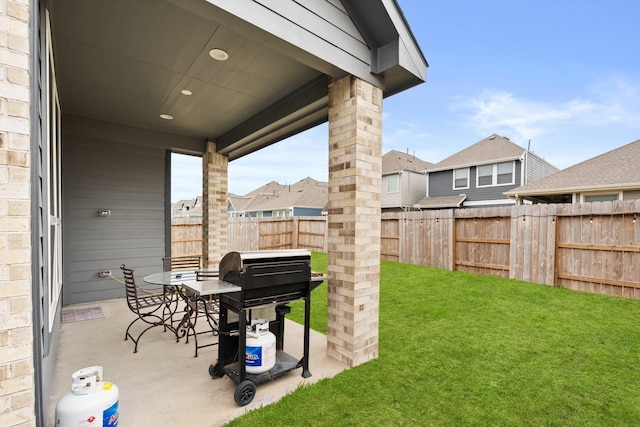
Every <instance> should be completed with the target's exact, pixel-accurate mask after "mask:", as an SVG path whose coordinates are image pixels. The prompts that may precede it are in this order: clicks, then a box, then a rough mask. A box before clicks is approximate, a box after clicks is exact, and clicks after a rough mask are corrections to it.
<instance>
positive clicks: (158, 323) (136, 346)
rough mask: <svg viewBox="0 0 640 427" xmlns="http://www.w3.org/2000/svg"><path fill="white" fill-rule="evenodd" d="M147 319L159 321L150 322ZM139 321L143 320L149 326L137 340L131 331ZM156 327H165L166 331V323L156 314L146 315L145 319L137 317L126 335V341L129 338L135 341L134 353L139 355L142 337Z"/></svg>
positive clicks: (130, 324)
mask: <svg viewBox="0 0 640 427" xmlns="http://www.w3.org/2000/svg"><path fill="white" fill-rule="evenodd" d="M147 319H157V320H156V321H149V320H147ZM138 320H142V321H143V322H145V323H147V324H148V325H149V326H148V327H147V328H146V329H145V330H143V331H142V332H141V333H140V334H139V335H138V337H137V338H135V337H134V336H133V335H132V334H131V332H130V330H131V327H132V326H133V325H134V324H135V323H136V322H137V321H138ZM156 326H163V327H164V328H165V330H166V327H167V325H166V323H165V322H164V320H163V319H162V318H161V317H160V316H157V315H155V314H151V315H144V316H143V317H137V318H135V319H133V321H132V322H131V323H129V326H128V327H127V330H126V332H125V334H124V340H125V341H127V339H128V338H131V341H133V343H134V347H133V352H134V353H137V352H138V342H139V341H140V338H141V337H142V335H144V333H145V332H147V331H148V330H149V329H151V328H155V327H156Z"/></svg>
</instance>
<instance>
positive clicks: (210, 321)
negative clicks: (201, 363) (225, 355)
mask: <svg viewBox="0 0 640 427" xmlns="http://www.w3.org/2000/svg"><path fill="white" fill-rule="evenodd" d="M217 277H218V272H217V271H206V270H205V271H200V270H196V280H208V279H213V278H217ZM180 293H181V295H182V297H183V299H184V300H185V302H186V306H185V313H186V314H185V316H184V318H183V321H182V322H181V327H180V328H179V331H180V337H186V340H185V343H187V344H188V343H189V337H193V340H194V344H195V356H194V357H198V350H199V349H201V348H203V347H210V346H213V345H216V344H217V342H215V343H207V344H198V336H199V335H209V334H211V336H213V337H215V336H217V335H218V318H219V317H218V316H219V315H220V301H219V298H218V296H217V295H216V296H208V297H201V296H200V295H195V294H193V293H190V292H187V291H186V289H185V288H182V289H181V290H180ZM198 319H206V322H207V329H206V330H200V331H198V330H196V325H197V323H198Z"/></svg>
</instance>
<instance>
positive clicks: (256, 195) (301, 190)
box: [229, 177, 329, 212]
mask: <svg viewBox="0 0 640 427" xmlns="http://www.w3.org/2000/svg"><path fill="white" fill-rule="evenodd" d="M328 187H329V185H328V183H326V182H321V181H316V180H315V179H313V178H310V177H306V178H304V179H301V180H300V181H298V182H296V183H295V184H290V185H285V184H279V183H277V182H276V181H271V182H269V183H267V184H265V185H263V186H261V187H259V188H257V189H255V190H253V191H251V192H250V193H247V194H246V195H244V196H238V195H235V194H229V201H230V202H231V203H232V205H233V207H234V210H235V211H236V212H259V211H274V210H282V209H289V208H291V207H294V206H295V207H305V208H318V209H321V208H323V207H324V206H325V205H326V204H327V199H328V197H329V191H328V190H329V188H328Z"/></svg>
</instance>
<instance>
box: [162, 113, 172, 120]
mask: <svg viewBox="0 0 640 427" xmlns="http://www.w3.org/2000/svg"><path fill="white" fill-rule="evenodd" d="M160 118H161V119H165V120H173V116H172V115H171V114H160Z"/></svg>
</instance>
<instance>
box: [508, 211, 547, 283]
mask: <svg viewBox="0 0 640 427" xmlns="http://www.w3.org/2000/svg"><path fill="white" fill-rule="evenodd" d="M558 206H559V205H524V206H516V207H513V208H512V209H513V211H512V215H511V245H510V256H509V258H510V268H509V277H510V278H511V279H518V280H524V281H526V282H533V283H540V284H546V285H551V286H553V284H554V266H555V250H554V248H555V242H556V240H555V239H556V225H557V223H556V210H557V207H558Z"/></svg>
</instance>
